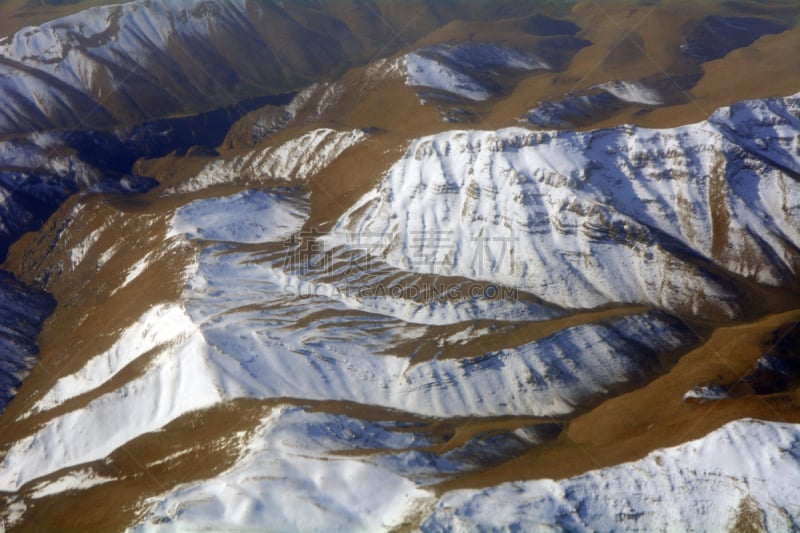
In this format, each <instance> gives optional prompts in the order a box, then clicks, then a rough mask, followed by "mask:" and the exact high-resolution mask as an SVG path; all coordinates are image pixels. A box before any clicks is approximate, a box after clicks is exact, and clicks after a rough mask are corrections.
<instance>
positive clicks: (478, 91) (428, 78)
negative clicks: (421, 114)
mask: <svg viewBox="0 0 800 533" xmlns="http://www.w3.org/2000/svg"><path fill="white" fill-rule="evenodd" d="M405 65H406V75H407V77H406V84H407V85H410V86H412V87H428V88H430V89H438V90H441V91H445V92H448V93H450V94H454V95H457V96H460V97H462V98H468V99H470V100H486V99H488V98H489V97H491V96H492V93H491V92H489V91H488V90H486V88H485V87H484V86H483V85H482V84H481V83H480V82H479V81H477V80H476V79H474V78H472V77H471V76H469V75H468V74H465V73H463V72H460V71H458V70H457V69H455V68H453V67H452V66H450V65H446V64H444V63H442V62H441V61H437V60H436V59H434V58H432V57H427V56H424V55H419V54H408V55H406V56H405Z"/></svg>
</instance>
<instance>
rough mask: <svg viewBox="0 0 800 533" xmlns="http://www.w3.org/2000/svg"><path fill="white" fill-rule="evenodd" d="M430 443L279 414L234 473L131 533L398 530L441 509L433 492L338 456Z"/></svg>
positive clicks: (196, 488)
mask: <svg viewBox="0 0 800 533" xmlns="http://www.w3.org/2000/svg"><path fill="white" fill-rule="evenodd" d="M425 444H428V443H427V442H425V441H424V440H422V439H420V438H419V437H417V436H416V435H415V434H413V433H406V432H404V433H396V432H392V431H390V430H387V429H386V428H385V427H384V425H382V424H379V423H375V422H364V421H360V420H354V419H351V418H348V417H345V416H341V415H329V414H324V413H307V412H304V411H303V410H302V409H299V408H294V407H279V408H276V409H275V410H274V411H273V412H272V413H270V415H269V416H267V417H266V418H265V419H264V420H262V422H261V425H260V426H259V427H258V428H257V429H256V430H255V431H254V432H253V435H252V436H251V437H249V439H248V440H247V441H246V442H245V443H244V451H243V453H242V454H241V457H240V459H239V460H238V461H237V463H236V465H235V466H234V467H233V468H231V469H230V470H229V471H227V472H224V473H222V474H221V475H219V476H217V477H216V478H214V479H211V480H208V481H203V482H199V483H194V484H190V485H186V486H182V487H178V488H176V489H175V490H173V491H170V492H169V493H167V494H162V495H159V496H157V497H155V498H153V499H152V500H151V501H150V504H151V505H152V507H151V510H150V512H149V516H148V517H147V518H146V519H145V520H144V521H143V522H142V523H141V524H140V525H138V526H136V527H134V528H132V530H131V531H135V532H145V531H147V532H150V531H152V532H169V531H185V530H186V529H187V528H192V529H196V528H200V529H206V530H213V531H227V530H237V531H239V530H242V529H249V528H252V529H254V530H260V529H263V528H264V527H265V526H268V527H269V530H270V531H287V532H289V531H291V532H294V531H325V532H334V531H342V532H351V531H353V532H356V531H363V532H374V531H385V530H389V529H392V528H393V527H395V526H397V525H399V524H400V523H401V522H402V521H403V520H404V519H405V518H406V517H407V516H408V515H409V514H411V513H414V512H415V511H418V510H419V509H420V507H421V506H423V505H430V504H432V502H433V494H432V493H431V492H429V491H428V490H425V489H421V488H419V487H417V486H416V485H415V484H414V483H412V482H411V481H409V480H408V479H406V478H404V477H402V476H401V475H399V474H397V473H394V472H392V471H391V470H389V469H387V468H386V467H384V466H381V464H380V461H379V460H377V461H376V460H375V459H374V458H370V457H369V456H367V458H365V459H359V458H348V457H343V456H340V457H336V456H332V455H331V454H330V452H331V451H335V450H342V449H346V450H356V449H366V448H371V449H393V448H399V449H403V448H409V447H413V446H420V445H425ZM378 457H380V456H378Z"/></svg>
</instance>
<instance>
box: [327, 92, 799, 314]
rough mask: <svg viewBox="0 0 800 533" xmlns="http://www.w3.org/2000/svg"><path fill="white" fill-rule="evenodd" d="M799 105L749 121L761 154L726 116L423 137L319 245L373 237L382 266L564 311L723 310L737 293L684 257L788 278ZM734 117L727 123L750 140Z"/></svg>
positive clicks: (792, 259)
mask: <svg viewBox="0 0 800 533" xmlns="http://www.w3.org/2000/svg"><path fill="white" fill-rule="evenodd" d="M796 99H797V98H796V97H791V98H786V99H779V100H775V101H770V102H771V104H770V106H767V109H769V108H776V109H777V110H776V111H773V112H772V113H771V114H769V113H767V111H764V113H767V114H768V116H767V117H764V118H760V119H759V120H761V122H765V123H768V124H773V125H772V126H769V127H768V126H762V127H761V129H759V130H758V133H759V134H761V135H762V138H763V139H765V143H766V145H767V146H769V148H768V149H764V150H761V152H760V153H758V154H756V155H751V154H748V153H747V152H744V150H743V149H742V147H741V146H740V145H739V144H734V143H733V142H732V141H731V139H733V138H734V136H733V134H731V133H728V131H727V129H725V127H720V126H718V124H719V123H721V122H722V121H721V119H720V118H719V117H720V116H722V115H723V114H724V113H725V111H724V110H723V111H720V112H719V113H717V114H715V116H714V117H713V118H712V120H711V121H709V122H701V123H698V124H694V125H690V126H685V127H680V128H674V129H664V130H648V129H642V128H634V127H623V128H617V129H612V130H598V131H593V132H585V133H569V132H567V133H548V132H532V131H530V130H526V129H522V128H509V129H504V130H500V131H497V132H490V131H452V132H446V133H442V134H438V135H433V136H430V137H425V138H422V139H418V140H416V141H414V142H412V144H411V146H410V147H409V149H408V151H407V153H406V155H405V157H403V158H402V159H401V160H400V161H398V162H397V163H395V164H394V165H393V167H392V168H391V169H390V170H389V172H388V174H387V175H386V176H385V178H384V179H383V181H382V182H381V183H380V184H379V185H378V186H377V187H376V188H375V189H374V190H373V191H371V192H369V193H367V194H366V195H365V196H364V197H362V199H361V200H360V201H358V202H357V203H356V204H355V205H354V206H353V207H351V208H350V209H349V210H348V212H346V213H345V214H344V215H343V216H342V217H341V219H340V220H339V221H338V223H337V225H336V227H335V228H334V230H333V231H332V234H331V236H330V237H329V238H328V242H329V243H330V245H347V243H348V242H352V241H354V240H357V239H355V237H354V236H357V235H364V234H366V235H377V236H381V237H382V238H380V239H372V241H371V244H368V245H367V246H366V247H364V246H362V248H365V249H366V250H367V251H369V252H370V253H372V254H374V255H376V256H379V257H381V258H383V259H384V260H385V261H387V262H388V263H389V264H390V265H392V266H395V267H398V268H402V269H406V270H409V271H413V272H427V273H432V274H438V275H457V276H465V277H469V278H474V279H484V280H490V281H494V282H500V283H504V284H507V285H511V286H520V287H524V288H525V289H526V290H528V291H531V292H532V293H534V294H536V295H537V296H540V297H541V298H543V299H544V300H545V301H548V302H551V303H554V304H557V305H560V306H564V307H568V308H581V307H594V306H598V305H602V304H606V303H609V302H644V303H652V304H655V305H658V306H660V307H663V308H665V309H670V310H682V311H687V310H688V311H690V312H693V313H695V314H698V315H704V314H706V313H708V312H710V311H713V312H717V313H723V314H726V315H729V316H732V315H734V314H736V312H737V308H736V304H735V302H734V301H733V296H734V295H733V293H731V291H730V289H729V288H728V287H727V286H726V285H727V284H726V283H725V281H724V280H723V279H720V278H719V277H717V276H715V275H712V274H710V273H709V272H708V271H706V270H704V269H702V268H701V267H699V266H698V262H697V260H696V257H694V254H699V255H700V256H703V257H705V258H706V259H708V260H710V261H713V262H715V263H717V264H718V265H720V266H722V267H724V268H725V269H728V270H730V271H732V272H734V273H736V274H739V275H742V276H746V277H749V278H751V279H754V280H756V281H758V282H759V283H764V284H768V285H780V284H782V283H786V282H787V281H788V280H791V279H794V278H795V276H796V272H795V268H796V265H798V264H800V256H799V255H798V251H797V246H798V244H800V226H799V225H798V224H797V216H798V213H799V212H800V185H799V184H798V182H797V181H796V180H795V179H794V178H793V177H791V175H788V174H787V173H784V172H782V171H781V168H782V167H789V168H795V167H800V164H799V163H798V159H800V156H798V155H797V153H795V152H793V151H792V149H791V148H792V144H791V143H792V142H794V141H793V140H792V139H794V136H793V135H794V134H793V133H790V132H791V131H797V130H798V129H800V119H798V118H796V117H795V116H794V115H792V113H791V110H792V109H793V108H795V107H797V103H796ZM759 106H762V104H758V103H755V104H754V107H759ZM740 116H742V117H743V118H742V120H741V122H742V124H741V125H740V124H739V122H736V123H734V125H733V126H730V127H728V128H729V129H731V130H732V131H737V132H738V131H740V130H743V131H745V132H746V131H750V129H749V128H752V127H754V126H753V125H752V122H753V119H752V118H751V117H749V116H748V115H747V114H746V113H745V112H744V111H742V112H740ZM770 117H772V118H773V119H780V121H782V122H780V123H779V124H778V125H774V122H775V120H773V121H772V122H769V118H770ZM792 128H794V130H792ZM787 138H788V139H790V140H788V141H787V140H786V139H787ZM773 140H774V142H773ZM790 165H792V166H790ZM700 228H710V230H709V229H702V230H701V229H700ZM698 297H699V298H698Z"/></svg>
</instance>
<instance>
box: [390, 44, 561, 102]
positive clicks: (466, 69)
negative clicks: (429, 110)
mask: <svg viewBox="0 0 800 533" xmlns="http://www.w3.org/2000/svg"><path fill="white" fill-rule="evenodd" d="M402 63H404V65H405V73H406V85H409V86H412V87H426V88H428V89H435V90H438V91H443V92H445V93H448V94H450V95H453V96H458V97H460V98H466V99H469V100H477V101H480V100H487V99H488V98H491V97H492V95H493V87H492V85H491V84H487V82H486V81H481V80H480V79H479V77H485V76H486V75H487V74H490V75H495V74H497V71H498V69H502V70H506V71H521V72H529V71H533V70H540V69H548V68H550V67H549V66H548V65H547V63H545V62H544V61H542V60H541V59H539V58H538V57H535V56H534V55H532V54H530V53H527V52H524V51H521V50H517V49H514V48H509V47H505V46H502V45H499V44H495V43H489V42H486V43H474V42H465V43H459V44H449V43H443V44H437V45H434V46H428V47H425V48H422V49H420V50H418V51H417V52H412V53H410V54H406V55H405V56H404V57H403V58H402ZM423 100H424V98H423Z"/></svg>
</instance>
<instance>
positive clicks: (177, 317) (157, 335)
mask: <svg viewBox="0 0 800 533" xmlns="http://www.w3.org/2000/svg"><path fill="white" fill-rule="evenodd" d="M196 329H197V327H196V326H195V325H194V324H193V323H192V321H191V320H189V317H188V316H187V315H186V313H185V312H184V311H183V309H182V308H181V307H180V306H176V305H167V304H159V305H155V306H153V307H151V308H150V309H148V310H147V311H146V312H145V313H144V314H143V315H142V316H141V317H140V318H139V320H138V321H137V322H136V323H134V324H132V325H131V326H130V327H128V328H127V329H126V330H125V331H124V332H122V334H121V335H120V336H119V338H118V339H117V341H116V342H115V343H114V345H113V346H112V347H111V348H109V349H108V350H107V351H106V352H103V353H102V354H99V355H96V356H95V357H93V358H91V359H89V361H87V362H86V364H85V365H84V366H83V367H82V368H81V369H80V370H78V371H77V372H75V373H74V374H69V375H66V376H64V377H62V378H59V379H58V381H56V382H55V384H54V385H53V386H52V387H51V388H50V389H49V390H48V391H47V394H45V395H44V396H43V397H42V398H41V399H40V400H39V401H38V402H36V404H35V405H34V406H33V408H32V409H31V411H29V412H28V413H27V414H34V413H37V412H40V411H46V410H48V409H51V408H53V407H56V406H57V405H59V404H61V403H64V402H65V401H67V400H69V399H70V398H74V397H76V396H79V395H81V394H84V393H87V392H90V391H92V390H94V389H96V388H97V387H99V386H101V385H102V384H104V383H106V382H107V381H108V380H109V379H111V378H113V377H114V376H115V375H117V373H118V372H119V371H120V370H122V369H123V368H125V366H126V365H128V364H130V363H131V362H133V361H134V360H135V359H137V358H138V357H141V356H142V355H143V354H146V353H148V352H150V351H151V350H154V349H157V348H161V349H164V348H166V347H167V346H169V345H177V344H179V343H180V341H181V340H182V339H184V338H185V337H186V336H187V335H189V334H190V333H191V332H192V331H194V330H196Z"/></svg>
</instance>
